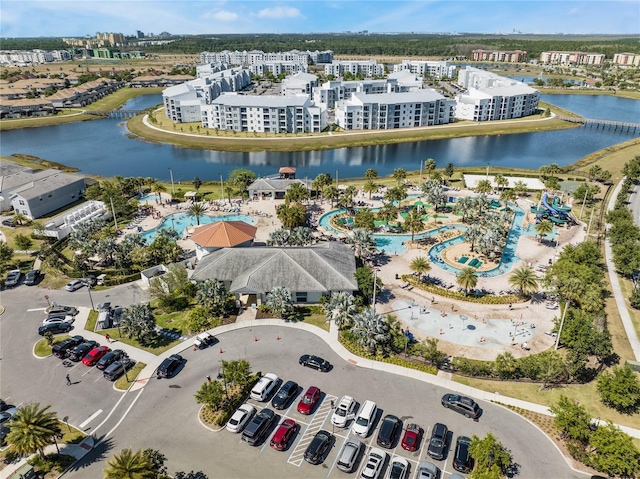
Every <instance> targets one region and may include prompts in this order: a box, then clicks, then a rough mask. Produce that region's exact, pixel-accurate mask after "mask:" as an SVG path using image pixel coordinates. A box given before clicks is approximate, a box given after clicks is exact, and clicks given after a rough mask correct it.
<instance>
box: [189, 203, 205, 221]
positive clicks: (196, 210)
mask: <svg viewBox="0 0 640 479" xmlns="http://www.w3.org/2000/svg"><path fill="white" fill-rule="evenodd" d="M206 210H207V208H206V207H205V206H204V205H203V204H202V203H194V204H192V205H191V206H189V209H188V210H187V214H188V215H189V217H190V218H194V217H195V219H196V223H197V225H198V226H200V217H201V216H202V215H204V212H205V211H206Z"/></svg>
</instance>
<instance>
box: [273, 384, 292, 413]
mask: <svg viewBox="0 0 640 479" xmlns="http://www.w3.org/2000/svg"><path fill="white" fill-rule="evenodd" d="M296 394H298V383H297V382H295V381H287V382H286V383H284V384H283V385H282V387H281V388H280V389H279V390H278V392H277V393H276V395H275V396H273V399H272V400H271V405H272V406H273V407H274V408H275V409H278V410H282V409H286V408H287V407H288V406H289V403H290V402H291V400H292V399H293V398H294V397H295V396H296Z"/></svg>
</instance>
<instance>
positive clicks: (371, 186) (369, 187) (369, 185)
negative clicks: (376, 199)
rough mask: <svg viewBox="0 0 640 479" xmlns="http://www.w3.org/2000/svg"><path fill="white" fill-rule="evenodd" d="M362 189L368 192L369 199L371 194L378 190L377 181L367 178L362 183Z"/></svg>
mask: <svg viewBox="0 0 640 479" xmlns="http://www.w3.org/2000/svg"><path fill="white" fill-rule="evenodd" d="M362 191H364V192H365V193H369V199H371V194H372V193H375V192H376V191H378V183H376V182H375V181H374V180H367V181H366V182H365V183H364V185H362Z"/></svg>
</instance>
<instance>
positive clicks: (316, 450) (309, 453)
mask: <svg viewBox="0 0 640 479" xmlns="http://www.w3.org/2000/svg"><path fill="white" fill-rule="evenodd" d="M332 439H333V436H332V435H331V433H329V432H327V431H318V432H317V433H316V435H315V436H313V439H312V440H311V442H310V443H309V445H308V446H307V450H306V451H304V460H305V461H307V462H308V463H309V464H320V463H321V462H322V459H323V457H324V454H325V453H326V452H327V449H329V448H330V447H331V442H332Z"/></svg>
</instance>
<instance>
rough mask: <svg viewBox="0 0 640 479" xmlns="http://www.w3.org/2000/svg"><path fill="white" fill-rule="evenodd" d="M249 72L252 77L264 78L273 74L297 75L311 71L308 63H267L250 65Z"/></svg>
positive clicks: (276, 75)
mask: <svg viewBox="0 0 640 479" xmlns="http://www.w3.org/2000/svg"><path fill="white" fill-rule="evenodd" d="M249 71H250V72H251V74H252V75H258V76H264V75H265V74H267V73H271V74H272V75H273V76H275V77H278V76H280V75H293V74H295V73H300V72H307V71H309V64H308V63H307V62H298V61H265V62H260V63H255V64H253V65H249Z"/></svg>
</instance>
